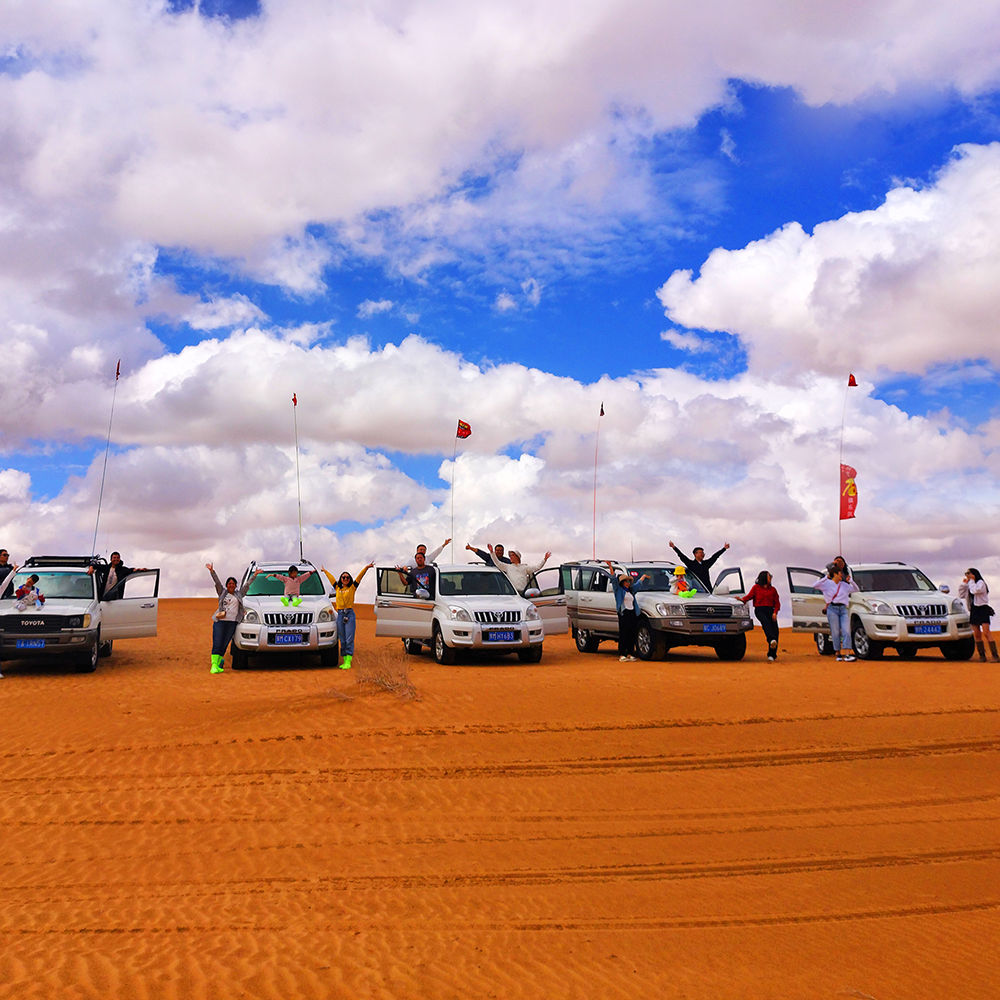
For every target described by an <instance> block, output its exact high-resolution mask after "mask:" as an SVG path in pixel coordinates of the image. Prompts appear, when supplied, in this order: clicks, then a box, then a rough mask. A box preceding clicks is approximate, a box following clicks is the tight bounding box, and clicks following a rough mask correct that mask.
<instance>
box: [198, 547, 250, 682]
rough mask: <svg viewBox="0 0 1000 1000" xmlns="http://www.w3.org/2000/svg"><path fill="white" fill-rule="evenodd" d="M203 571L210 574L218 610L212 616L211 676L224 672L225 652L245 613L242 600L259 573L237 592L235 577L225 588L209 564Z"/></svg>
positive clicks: (231, 578) (228, 581) (206, 564)
mask: <svg viewBox="0 0 1000 1000" xmlns="http://www.w3.org/2000/svg"><path fill="white" fill-rule="evenodd" d="M205 569H207V570H208V571H209V573H211V574H212V582H213V583H214V584H215V592H216V593H217V594H218V595H219V608H218V610H217V611H216V612H215V614H214V615H213V616H212V670H211V672H212V673H213V674H221V673H222V671H223V670H224V667H223V666H222V664H223V661H224V660H225V658H226V650H227V649H229V647H230V646H231V644H232V641H233V636H234V635H236V626H237V625H239V623H240V622H241V621H243V615H244V614H245V613H246V612H245V609H244V607H243V598H244V597H246V596H247V591H248V590H249V589H250V584H251V583H252V582H253V580H254V577H255V576H257V574H258V573H259V572H260V570H259V569H258V570H256V571H255V572H253V573H251V574H250V576H248V577H247V582H246V583H245V584H243V586H242V587H241V588H240V589H239V590H237V589H236V586H237V584H236V577H235V576H231V577H229V579H228V580H226V585H225V587H223V586H222V581H221V580H220V579H219V577H218V576H217V575H216V572H215V567H214V566H213V565H212V564H211V563H205Z"/></svg>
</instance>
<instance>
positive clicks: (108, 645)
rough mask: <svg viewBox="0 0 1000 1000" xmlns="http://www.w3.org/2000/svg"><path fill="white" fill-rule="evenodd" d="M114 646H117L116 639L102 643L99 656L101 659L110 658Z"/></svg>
mask: <svg viewBox="0 0 1000 1000" xmlns="http://www.w3.org/2000/svg"><path fill="white" fill-rule="evenodd" d="M114 644H115V640H114V639H108V641H107V642H102V643H101V645H100V649H99V651H98V654H97V655H98V656H101V657H105V656H110V655H111V651H112V647H113V646H114Z"/></svg>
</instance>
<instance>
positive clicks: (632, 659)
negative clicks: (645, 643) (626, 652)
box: [625, 656, 636, 663]
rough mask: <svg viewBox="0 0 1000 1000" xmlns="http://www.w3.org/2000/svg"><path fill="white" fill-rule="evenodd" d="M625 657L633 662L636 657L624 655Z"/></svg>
mask: <svg viewBox="0 0 1000 1000" xmlns="http://www.w3.org/2000/svg"><path fill="white" fill-rule="evenodd" d="M625 659H626V660H628V662H629V663H635V662H636V657H634V656H626V657H625Z"/></svg>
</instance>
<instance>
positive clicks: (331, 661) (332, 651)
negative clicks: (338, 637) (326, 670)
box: [319, 642, 340, 667]
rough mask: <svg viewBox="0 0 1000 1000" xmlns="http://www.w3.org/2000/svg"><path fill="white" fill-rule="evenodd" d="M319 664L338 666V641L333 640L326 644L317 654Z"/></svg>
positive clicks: (322, 665)
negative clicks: (333, 641) (330, 643)
mask: <svg viewBox="0 0 1000 1000" xmlns="http://www.w3.org/2000/svg"><path fill="white" fill-rule="evenodd" d="M319 665H320V666H321V667H339V666H340V643H338V642H335V643H334V644H333V645H332V646H327V647H326V649H324V650H322V651H321V652H320V654H319Z"/></svg>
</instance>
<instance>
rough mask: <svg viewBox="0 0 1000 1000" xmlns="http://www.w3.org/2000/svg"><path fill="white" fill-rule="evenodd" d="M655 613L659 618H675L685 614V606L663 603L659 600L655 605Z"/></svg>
mask: <svg viewBox="0 0 1000 1000" xmlns="http://www.w3.org/2000/svg"><path fill="white" fill-rule="evenodd" d="M656 613H657V614H658V615H660V617H661V618H677V617H678V616H684V615H686V614H687V608H685V607H684V605H683V604H663V603H662V602H661V603H659V604H657V605H656Z"/></svg>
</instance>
